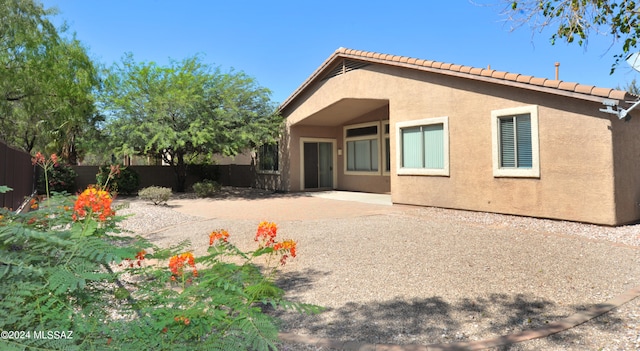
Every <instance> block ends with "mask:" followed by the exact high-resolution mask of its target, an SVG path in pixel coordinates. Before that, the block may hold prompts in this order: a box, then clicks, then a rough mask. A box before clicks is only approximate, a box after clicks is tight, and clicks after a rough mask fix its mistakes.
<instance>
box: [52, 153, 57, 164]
mask: <svg viewBox="0 0 640 351" xmlns="http://www.w3.org/2000/svg"><path fill="white" fill-rule="evenodd" d="M51 162H53V164H54V165H57V164H58V155H56V154H51Z"/></svg>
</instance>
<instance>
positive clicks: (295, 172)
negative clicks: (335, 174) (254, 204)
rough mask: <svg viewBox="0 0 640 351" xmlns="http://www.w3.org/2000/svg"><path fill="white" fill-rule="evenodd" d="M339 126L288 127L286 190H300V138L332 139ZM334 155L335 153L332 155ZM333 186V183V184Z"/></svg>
mask: <svg viewBox="0 0 640 351" xmlns="http://www.w3.org/2000/svg"><path fill="white" fill-rule="evenodd" d="M338 130H340V128H339V127H320V126H294V127H291V128H290V129H289V135H288V140H287V142H288V150H289V153H288V159H287V162H288V165H287V166H286V167H287V171H288V172H287V173H288V181H286V183H285V184H284V185H285V186H286V187H285V188H284V189H283V190H286V191H302V190H303V188H302V184H301V176H302V174H301V173H302V172H301V167H302V163H301V162H300V159H301V152H302V150H300V139H301V138H305V139H322V140H324V139H333V140H335V139H336V137H337V136H338ZM334 156H335V155H334ZM334 186H335V184H334Z"/></svg>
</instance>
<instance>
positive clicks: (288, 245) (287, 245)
mask: <svg viewBox="0 0 640 351" xmlns="http://www.w3.org/2000/svg"><path fill="white" fill-rule="evenodd" d="M273 249H274V250H275V251H280V250H282V251H288V252H289V253H290V254H291V257H296V242H295V241H293V240H285V241H283V242H281V243H277V244H275V245H274V246H273Z"/></svg>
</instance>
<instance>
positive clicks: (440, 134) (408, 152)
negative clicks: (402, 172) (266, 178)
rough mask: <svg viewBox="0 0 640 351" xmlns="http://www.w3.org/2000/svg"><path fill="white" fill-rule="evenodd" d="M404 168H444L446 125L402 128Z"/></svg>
mask: <svg viewBox="0 0 640 351" xmlns="http://www.w3.org/2000/svg"><path fill="white" fill-rule="evenodd" d="M401 138H402V167H403V168H427V169H443V168H444V157H445V155H444V125H443V124H430V125H425V126H417V127H410V128H402V129H401Z"/></svg>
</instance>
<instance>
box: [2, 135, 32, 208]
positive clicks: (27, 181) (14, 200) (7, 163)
mask: <svg viewBox="0 0 640 351" xmlns="http://www.w3.org/2000/svg"><path fill="white" fill-rule="evenodd" d="M0 185H6V186H8V187H10V188H12V189H13V191H10V192H8V193H5V194H0V207H6V208H9V209H12V210H16V209H18V207H20V204H22V202H23V201H24V199H25V197H27V196H30V195H31V194H32V193H33V190H34V189H35V167H34V166H33V165H32V164H31V155H29V154H28V153H26V152H24V151H20V150H16V149H14V148H11V147H9V146H7V144H5V143H4V142H2V141H0Z"/></svg>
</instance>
